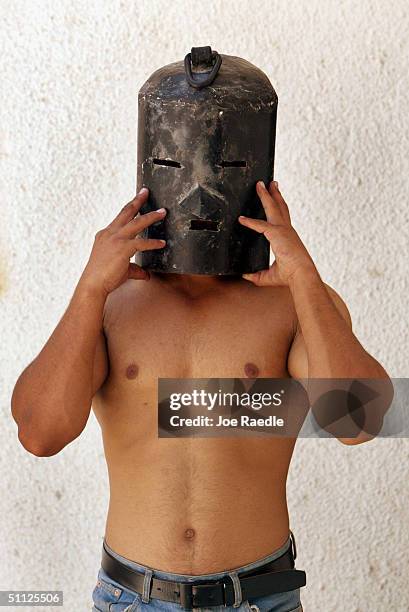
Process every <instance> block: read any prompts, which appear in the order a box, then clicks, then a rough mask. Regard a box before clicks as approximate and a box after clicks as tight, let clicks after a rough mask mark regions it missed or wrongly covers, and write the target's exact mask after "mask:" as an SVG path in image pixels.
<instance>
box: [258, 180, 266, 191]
mask: <svg viewBox="0 0 409 612" xmlns="http://www.w3.org/2000/svg"><path fill="white" fill-rule="evenodd" d="M258 184H259V185H261V187H264V189H265V188H266V186H265V184H264V181H259V182H258Z"/></svg>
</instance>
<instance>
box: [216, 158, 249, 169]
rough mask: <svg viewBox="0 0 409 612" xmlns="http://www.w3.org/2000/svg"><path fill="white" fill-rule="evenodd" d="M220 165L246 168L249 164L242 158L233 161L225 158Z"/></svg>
mask: <svg viewBox="0 0 409 612" xmlns="http://www.w3.org/2000/svg"><path fill="white" fill-rule="evenodd" d="M220 166H221V167H222V168H245V167H246V166H247V162H246V161H244V160H242V159H240V160H233V161H225V160H223V161H222V162H221V163H220Z"/></svg>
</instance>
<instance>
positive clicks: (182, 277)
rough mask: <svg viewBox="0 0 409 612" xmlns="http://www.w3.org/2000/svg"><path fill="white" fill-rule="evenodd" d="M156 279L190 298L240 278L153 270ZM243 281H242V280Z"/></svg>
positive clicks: (212, 290)
mask: <svg viewBox="0 0 409 612" xmlns="http://www.w3.org/2000/svg"><path fill="white" fill-rule="evenodd" d="M152 275H154V277H155V278H156V279H158V280H159V281H160V282H161V283H163V284H166V285H167V286H169V287H171V288H173V289H175V290H177V291H180V292H181V293H183V294H184V295H186V296H187V297H190V298H198V297H201V296H202V295H205V294H208V293H213V292H214V291H218V290H220V289H224V288H225V287H226V285H228V284H231V283H234V282H235V283H237V282H238V281H240V280H241V276H240V275H235V276H233V275H219V276H218V275H207V274H175V273H173V272H172V273H164V272H155V273H152ZM243 282H244V281H243Z"/></svg>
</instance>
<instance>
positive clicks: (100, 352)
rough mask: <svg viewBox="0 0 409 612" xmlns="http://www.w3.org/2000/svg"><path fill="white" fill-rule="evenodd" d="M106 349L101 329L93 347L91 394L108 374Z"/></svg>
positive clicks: (104, 337) (93, 393)
mask: <svg viewBox="0 0 409 612" xmlns="http://www.w3.org/2000/svg"><path fill="white" fill-rule="evenodd" d="M108 370H109V366H108V351H107V342H106V336H105V334H104V330H103V329H101V331H100V333H99V336H98V340H97V345H96V347H95V356H94V369H93V373H92V395H93V396H94V395H95V393H96V392H97V391H98V389H99V388H100V387H101V386H102V385H103V383H104V381H105V379H106V377H107V375H108Z"/></svg>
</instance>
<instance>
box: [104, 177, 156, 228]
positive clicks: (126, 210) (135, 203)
mask: <svg viewBox="0 0 409 612" xmlns="http://www.w3.org/2000/svg"><path fill="white" fill-rule="evenodd" d="M148 194H149V189H148V188H147V187H142V189H141V190H140V192H139V193H138V194H137V195H136V196H135V197H134V199H133V200H131V201H130V202H128V204H125V206H123V208H122V209H121V210H120V211H119V213H118V214H117V216H116V217H115V219H114V220H113V221H111V223H110V224H109V225H108V228H110V229H111V230H118V229H120V228H121V227H122V226H124V225H126V223H128V222H129V221H130V220H131V219H133V217H134V216H135V215H136V213H137V212H138V210H139V209H140V208H141V206H142V204H144V203H145V202H146V200H147V199H148Z"/></svg>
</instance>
